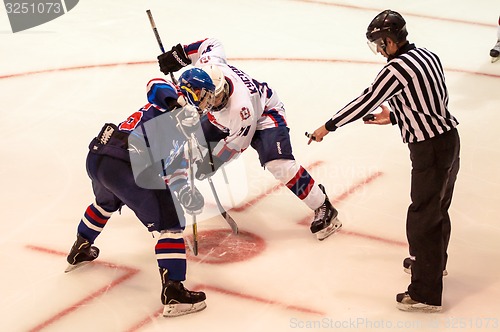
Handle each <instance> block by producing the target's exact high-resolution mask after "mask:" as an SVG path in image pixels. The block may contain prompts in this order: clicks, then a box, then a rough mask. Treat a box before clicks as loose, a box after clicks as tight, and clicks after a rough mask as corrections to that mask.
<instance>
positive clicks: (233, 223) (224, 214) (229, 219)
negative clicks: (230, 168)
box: [208, 144, 238, 234]
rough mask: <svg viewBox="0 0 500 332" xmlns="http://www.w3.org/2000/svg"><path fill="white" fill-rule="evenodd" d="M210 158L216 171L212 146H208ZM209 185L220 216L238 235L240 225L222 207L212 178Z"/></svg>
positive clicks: (209, 179)
mask: <svg viewBox="0 0 500 332" xmlns="http://www.w3.org/2000/svg"><path fill="white" fill-rule="evenodd" d="M208 156H209V158H210V164H211V165H212V170H215V169H214V167H215V166H214V157H213V155H212V149H211V147H210V144H208ZM223 170H224V169H223ZM224 175H225V172H224ZM208 184H209V185H210V189H211V190H212V194H213V195H214V199H215V203H216V204H217V208H218V209H219V212H220V214H221V215H222V217H223V218H224V220H226V222H227V223H228V224H229V226H230V227H231V229H232V230H233V233H234V234H238V224H237V223H236V221H234V219H233V218H232V217H231V216H230V215H229V213H227V211H226V209H224V207H223V206H222V204H221V202H220V200H219V195H217V191H216V190H215V186H214V184H213V182H212V177H209V178H208Z"/></svg>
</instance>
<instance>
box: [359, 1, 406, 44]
mask: <svg viewBox="0 0 500 332" xmlns="http://www.w3.org/2000/svg"><path fill="white" fill-rule="evenodd" d="M407 35H408V32H407V31H406V21H405V20H404V18H403V16H401V14H399V13H398V12H395V11H392V10H390V9H387V10H384V11H383V12H381V13H380V14H378V15H377V16H375V18H374V19H373V20H372V21H371V23H370V25H368V28H367V29H366V38H367V39H368V41H370V42H374V41H376V40H378V39H380V38H383V39H385V38H387V37H389V38H391V39H392V40H393V41H394V42H396V43H399V42H401V41H403V40H405V39H406V36H407Z"/></svg>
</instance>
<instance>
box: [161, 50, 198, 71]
mask: <svg viewBox="0 0 500 332" xmlns="http://www.w3.org/2000/svg"><path fill="white" fill-rule="evenodd" d="M158 64H159V65H160V71H161V72H162V73H163V74H165V75H168V74H170V73H173V72H176V71H178V70H179V69H181V68H182V67H186V66H187V65H189V64H191V60H190V59H189V58H188V56H187V55H186V52H184V47H182V45H181V44H177V45H175V46H173V47H172V49H171V50H170V51H168V52H165V53H163V54H160V55H159V56H158Z"/></svg>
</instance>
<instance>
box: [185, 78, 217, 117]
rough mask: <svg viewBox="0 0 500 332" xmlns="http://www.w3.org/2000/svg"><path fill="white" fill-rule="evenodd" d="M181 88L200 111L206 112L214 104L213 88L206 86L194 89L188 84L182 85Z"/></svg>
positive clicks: (201, 112)
mask: <svg viewBox="0 0 500 332" xmlns="http://www.w3.org/2000/svg"><path fill="white" fill-rule="evenodd" d="M181 89H182V90H183V91H184V95H185V96H186V98H187V100H188V102H189V103H190V104H191V105H193V106H196V108H197V109H198V113H200V114H204V113H206V112H208V111H210V110H211V109H212V107H213V106H214V101H215V94H214V92H213V91H212V90H209V89H206V88H201V89H194V90H193V89H190V88H189V87H188V86H186V85H183V86H181Z"/></svg>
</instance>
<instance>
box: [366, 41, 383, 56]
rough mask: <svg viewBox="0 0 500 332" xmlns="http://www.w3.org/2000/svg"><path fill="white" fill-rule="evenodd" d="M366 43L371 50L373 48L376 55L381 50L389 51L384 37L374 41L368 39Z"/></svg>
mask: <svg viewBox="0 0 500 332" xmlns="http://www.w3.org/2000/svg"><path fill="white" fill-rule="evenodd" d="M366 43H367V44H368V47H369V48H370V50H372V52H373V53H374V54H375V55H376V54H377V53H378V51H379V50H382V51H384V53H387V52H386V50H385V49H386V47H387V45H386V44H385V39H384V38H377V39H375V40H373V41H370V40H368V41H367V42H366Z"/></svg>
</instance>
